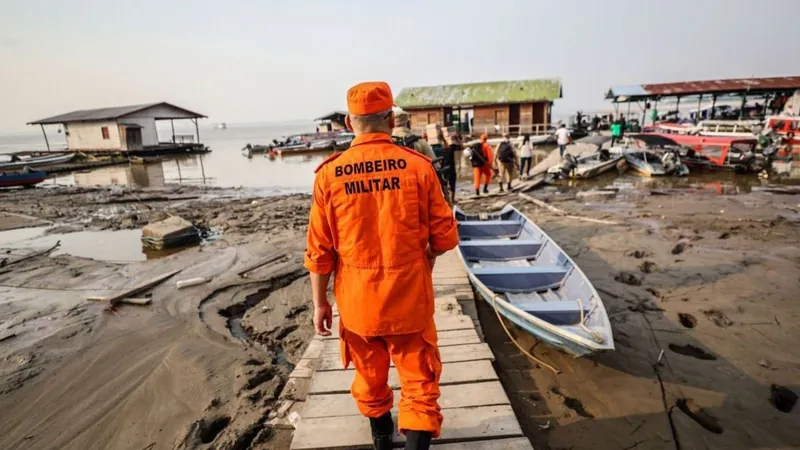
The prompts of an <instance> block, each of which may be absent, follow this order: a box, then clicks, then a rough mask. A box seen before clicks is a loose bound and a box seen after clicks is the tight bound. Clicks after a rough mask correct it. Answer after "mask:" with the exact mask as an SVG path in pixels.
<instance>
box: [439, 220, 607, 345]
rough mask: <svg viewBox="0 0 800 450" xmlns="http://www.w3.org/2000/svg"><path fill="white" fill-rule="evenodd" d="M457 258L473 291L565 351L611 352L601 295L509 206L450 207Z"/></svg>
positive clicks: (537, 335) (532, 224)
mask: <svg viewBox="0 0 800 450" xmlns="http://www.w3.org/2000/svg"><path fill="white" fill-rule="evenodd" d="M454 214H455V218H456V220H457V221H458V235H459V238H460V241H461V242H460V244H459V246H458V249H459V252H458V254H459V257H460V258H461V261H462V262H463V263H464V266H465V267H466V269H467V273H468V275H469V278H470V280H471V281H472V283H473V284H474V285H475V287H476V288H477V291H478V292H479V293H480V295H481V296H482V297H483V298H484V299H485V300H486V302H488V303H489V305H490V306H491V307H493V308H494V309H495V310H497V312H498V313H500V314H501V315H502V316H503V317H505V318H506V319H508V320H509V321H511V322H513V323H514V324H516V325H517V326H518V327H520V328H522V329H523V330H525V331H526V332H528V333H530V334H531V335H533V336H534V337H535V338H537V339H539V340H541V341H544V342H546V343H548V344H550V345H552V346H553V347H556V348H558V349H560V350H563V351H565V352H566V353H569V354H570V355H572V356H575V357H579V356H586V355H591V354H593V353H598V352H603V351H607V350H614V337H613V335H612V332H611V323H610V322H609V320H608V313H607V312H606V308H605V306H604V305H603V301H602V300H601V299H600V296H599V295H598V294H597V291H596V290H595V288H594V286H592V283H591V282H590V281H589V279H588V278H586V275H584V273H583V272H582V271H581V270H580V269H579V268H578V266H577V265H575V262H574V261H572V259H571V258H570V257H569V256H568V255H567V254H566V253H565V252H564V250H562V249H561V247H559V246H558V245H556V243H555V242H554V241H553V240H552V239H550V237H549V236H548V235H547V234H545V233H544V231H542V230H541V229H540V228H539V227H537V226H536V225H535V224H534V223H533V222H532V221H531V220H530V219H528V218H527V217H526V216H525V215H524V214H522V213H521V212H519V211H518V210H517V209H516V208H514V207H513V206H511V205H507V206H506V207H504V208H503V209H502V210H501V211H500V212H499V213H492V214H488V213H482V214H466V213H464V212H463V211H461V210H460V209H459V208H455V210H454Z"/></svg>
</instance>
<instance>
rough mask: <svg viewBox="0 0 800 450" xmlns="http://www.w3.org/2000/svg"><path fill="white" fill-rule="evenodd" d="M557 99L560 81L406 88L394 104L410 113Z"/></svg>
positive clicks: (492, 82)
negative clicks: (412, 110)
mask: <svg viewBox="0 0 800 450" xmlns="http://www.w3.org/2000/svg"><path fill="white" fill-rule="evenodd" d="M557 98H561V80H559V79H543V80H520V81H490V82H488V83H467V84H448V85H445V86H428V87H410V88H405V89H403V90H402V91H400V94H399V95H398V96H397V98H395V100H394V102H395V104H396V105H397V106H399V107H401V108H405V109H413V108H432V107H438V106H474V105H486V104H503V103H529V102H541V101H553V100H555V99H557Z"/></svg>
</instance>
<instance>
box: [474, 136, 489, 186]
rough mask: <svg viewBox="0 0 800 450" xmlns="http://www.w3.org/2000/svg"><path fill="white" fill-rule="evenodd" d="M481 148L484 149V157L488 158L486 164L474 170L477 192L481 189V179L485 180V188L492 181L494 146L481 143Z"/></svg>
mask: <svg viewBox="0 0 800 450" xmlns="http://www.w3.org/2000/svg"><path fill="white" fill-rule="evenodd" d="M481 148H483V156H485V157H486V164H484V165H482V166H480V167H473V168H472V177H473V181H474V183H475V190H476V191H477V190H478V189H480V188H481V178H483V185H484V186H488V185H489V183H490V182H491V181H492V146H491V145H489V144H488V143H486V141H484V142H481Z"/></svg>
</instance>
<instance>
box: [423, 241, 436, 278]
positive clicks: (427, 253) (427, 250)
mask: <svg viewBox="0 0 800 450" xmlns="http://www.w3.org/2000/svg"><path fill="white" fill-rule="evenodd" d="M425 257H426V258H428V264H430V266H431V273H433V267H434V266H435V265H436V255H434V254H433V251H432V250H431V246H430V245H428V247H427V248H425Z"/></svg>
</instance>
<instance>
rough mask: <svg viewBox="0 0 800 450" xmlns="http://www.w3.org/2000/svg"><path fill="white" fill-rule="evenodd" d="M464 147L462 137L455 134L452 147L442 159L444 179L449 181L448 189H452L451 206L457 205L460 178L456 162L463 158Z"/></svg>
mask: <svg viewBox="0 0 800 450" xmlns="http://www.w3.org/2000/svg"><path fill="white" fill-rule="evenodd" d="M463 149H464V146H463V144H462V142H461V135H460V134H458V133H454V134H451V135H450V145H448V146H446V147H445V148H444V149H443V150H442V158H443V159H444V161H443V163H444V167H446V169H445V171H444V177H445V179H446V180H447V187H448V188H450V199H449V200H450V204H451V205H454V204H455V203H456V178H457V177H458V173H457V170H458V167H457V166H456V161H457V160H459V159H460V158H461V152H462V150H463Z"/></svg>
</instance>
